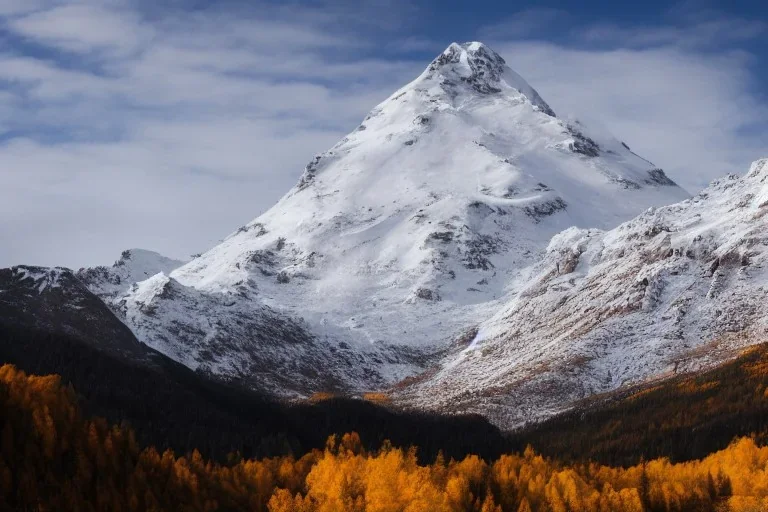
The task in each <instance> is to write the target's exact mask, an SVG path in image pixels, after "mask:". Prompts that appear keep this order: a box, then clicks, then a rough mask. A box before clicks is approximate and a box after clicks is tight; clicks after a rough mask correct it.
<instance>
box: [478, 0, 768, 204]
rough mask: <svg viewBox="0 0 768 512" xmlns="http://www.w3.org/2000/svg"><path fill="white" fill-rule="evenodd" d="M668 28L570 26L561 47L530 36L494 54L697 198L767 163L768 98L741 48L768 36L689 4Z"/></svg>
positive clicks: (759, 27)
mask: <svg viewBox="0 0 768 512" xmlns="http://www.w3.org/2000/svg"><path fill="white" fill-rule="evenodd" d="M523 14H525V13H523ZM513 18H514V17H513ZM523 18H525V16H523ZM544 18H546V17H544ZM666 19H667V22H666V23H665V24H661V25H657V26H648V27H646V26H624V25H619V24H608V23H597V24H587V25H580V24H573V25H571V26H570V28H569V29H568V30H567V31H564V32H563V33H562V34H563V35H562V37H561V38H559V41H558V42H551V41H544V40H542V38H540V37H537V36H536V35H535V33H533V32H531V33H528V34H527V35H526V37H516V36H513V37H508V38H504V37H499V38H497V39H496V40H495V41H494V42H493V43H492V46H494V47H496V48H497V50H498V51H499V52H500V53H501V54H502V55H504V56H505V57H506V59H507V61H508V63H509V64H510V65H511V66H512V67H513V68H515V69H516V70H517V71H518V72H519V73H520V74H522V75H523V76H525V77H526V79H527V80H528V81H529V82H530V83H531V84H532V85H533V86H534V87H535V88H536V89H537V90H538V91H539V93H541V94H542V96H543V97H544V98H546V99H547V101H548V102H549V103H550V104H551V105H552V106H553V107H554V108H555V110H556V111H557V112H558V114H560V115H572V116H575V117H578V118H581V119H583V120H585V121H587V124H592V125H598V126H600V127H601V128H602V129H605V130H608V131H610V132H611V133H612V134H614V135H615V136H617V137H619V138H621V139H623V140H625V141H626V142H627V143H628V144H629V145H630V146H631V147H632V149H633V150H636V151H637V152H638V153H639V154H641V155H643V156H645V157H647V158H649V159H651V160H653V161H654V162H655V163H657V164H658V165H661V166H664V167H665V169H666V170H667V171H668V172H669V174H670V175H671V176H672V177H674V178H675V179H676V180H677V181H678V182H679V183H680V184H682V185H683V186H684V187H686V188H688V189H689V190H691V191H694V192H695V191H697V190H699V189H700V188H702V187H704V186H706V184H707V183H708V182H709V181H711V180H712V179H713V178H715V177H718V176H721V175H723V174H725V173H728V172H735V173H743V172H745V170H746V168H747V165H748V164H749V162H750V161H752V160H753V159H755V158H758V157H761V156H765V155H766V154H768V143H766V140H768V98H767V97H765V96H764V95H761V91H762V90H763V89H762V88H761V87H759V84H758V83H757V80H756V75H755V72H754V69H753V66H754V58H753V56H752V55H750V54H749V53H748V52H747V51H745V50H744V49H742V48H741V46H740V45H739V43H740V42H742V41H744V40H749V39H754V38H758V37H762V36H763V35H764V34H765V33H766V29H767V27H766V24H765V23H764V22H762V21H754V20H746V19H742V18H738V17H729V16H726V15H724V14H723V13H721V12H717V11H711V10H710V11H707V10H702V9H693V8H692V7H691V6H690V5H687V4H686V5H680V6H677V7H676V8H675V9H673V10H671V11H670V12H669V13H668V14H667V16H666ZM483 30H486V29H481V32H482V31H483Z"/></svg>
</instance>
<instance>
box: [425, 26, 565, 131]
mask: <svg viewBox="0 0 768 512" xmlns="http://www.w3.org/2000/svg"><path fill="white" fill-rule="evenodd" d="M506 64H507V63H506V61H504V59H503V58H501V56H500V55H499V54H498V53H496V52H495V51H493V50H491V49H490V48H488V47H487V46H486V45H484V44H483V43H479V42H477V41H475V42H471V43H464V44H458V43H451V45H450V46H449V47H448V48H446V50H445V51H444V52H443V53H441V54H440V55H438V56H437V57H436V58H435V60H433V61H432V63H431V64H430V65H429V67H428V68H427V69H426V71H424V73H423V74H422V75H421V76H420V77H419V78H418V79H417V81H419V80H429V79H432V78H434V77H435V75H436V74H437V75H439V76H440V77H441V78H442V82H441V86H442V87H443V89H444V90H445V91H446V92H449V91H453V92H455V91H457V87H456V85H458V84H460V83H466V84H469V85H470V86H471V87H472V89H473V90H474V91H476V92H478V93H481V94H492V93H500V92H502V91H504V90H509V89H514V90H515V91H517V93H519V94H522V95H524V96H525V97H526V98H527V99H528V101H530V102H531V103H532V104H533V105H534V106H536V107H538V108H539V109H540V110H541V111H542V112H544V113H546V114H548V115H550V116H553V117H554V116H555V113H554V111H553V110H552V109H551V108H550V107H549V105H547V103H546V102H545V101H544V100H543V99H542V98H541V96H539V93H537V92H536V91H535V90H534V89H533V87H531V86H530V85H528V82H526V81H525V80H524V79H523V77H521V76H520V75H518V74H517V73H515V72H514V71H512V70H511V69H510V68H509V67H508V66H507V65H506Z"/></svg>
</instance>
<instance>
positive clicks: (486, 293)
mask: <svg viewBox="0 0 768 512" xmlns="http://www.w3.org/2000/svg"><path fill="white" fill-rule="evenodd" d="M686 197H688V194H687V193H686V192H685V191H683V190H682V189H681V188H680V187H678V186H677V185H675V184H674V182H672V181H671V180H670V179H669V178H667V177H666V175H665V174H664V172H663V171H662V170H660V169H658V168H657V167H656V166H654V165H653V164H651V163H650V162H648V161H646V160H644V159H642V158H641V157H639V156H637V155H636V154H634V153H633V152H632V151H630V150H629V148H628V147H627V145H626V144H624V143H622V142H620V141H618V140H609V139H601V138H599V137H596V136H594V135H592V134H590V133H589V131H588V129H587V128H585V127H583V126H582V125H580V124H579V123H578V122H575V121H566V120H563V119H560V118H558V117H557V116H556V114H555V112H554V111H553V109H552V108H551V107H550V106H549V105H548V104H547V103H546V102H545V101H544V99H542V98H541V96H540V95H539V94H538V93H537V92H536V91H535V90H534V89H533V88H532V87H531V86H530V85H528V84H527V83H526V82H525V80H524V79H523V78H522V77H520V76H519V75H518V74H517V73H515V72H514V71H512V70H511V69H510V68H509V67H508V66H507V65H506V63H505V61H504V59H502V58H501V57H500V56H499V55H498V54H496V53H495V52H494V51H493V50H491V49H490V48H488V47H487V46H485V45H483V44H482V43H476V42H475V43H466V44H461V45H460V44H455V43H454V44H451V45H450V46H449V47H448V48H447V49H446V50H445V51H444V52H443V53H442V54H441V55H439V56H438V57H437V58H436V59H435V60H434V61H433V62H432V63H430V64H429V66H428V67H427V68H426V69H425V70H424V72H423V73H422V74H421V75H420V76H419V77H417V78H416V79H415V80H414V81H412V82H411V83H409V84H408V85H406V86H405V87H403V88H402V89H400V90H398V91H396V92H395V93H394V94H393V95H392V96H390V97H389V98H388V99H386V100H385V101H383V102H382V103H381V104H379V105H378V106H377V107H375V108H374V109H373V110H372V111H371V112H370V114H369V115H368V116H366V118H365V119H364V120H363V122H362V123H361V124H360V126H358V127H357V128H356V129H355V130H354V131H353V132H352V133H350V134H349V135H347V136H346V137H344V138H343V139H342V140H341V141H339V142H338V143H337V144H336V145H335V146H334V147H332V148H331V149H329V150H328V151H326V152H325V153H322V154H319V155H317V156H315V157H314V158H313V159H312V161H311V162H310V163H309V164H308V165H307V167H306V169H305V171H304V173H303V175H302V176H301V178H300V180H299V182H298V183H297V185H296V186H295V187H294V188H293V189H292V190H290V191H289V192H288V193H287V194H286V195H285V196H284V197H283V198H282V199H281V200H280V201H279V202H278V203H277V204H276V205H275V206H274V207H273V208H271V209H270V210H268V211H267V212H266V213H264V214H263V215H261V216H260V217H258V218H256V219H254V220H253V221H251V222H249V223H248V224H245V225H244V226H242V227H241V228H239V229H238V230H236V231H235V232H234V233H232V234H231V235H229V236H228V237H227V238H226V239H225V240H224V241H223V242H221V243H220V244H219V245H217V246H215V247H213V248H212V249H210V250H209V251H207V252H205V253H203V254H202V255H200V256H199V257H196V258H194V259H193V260H192V261H189V262H187V263H185V264H179V265H178V266H177V267H176V268H165V269H161V270H160V271H159V273H157V274H155V275H152V276H151V277H149V278H147V279H143V280H141V281H140V282H137V283H135V284H131V285H130V286H124V282H123V281H120V283H121V284H120V285H119V288H120V289H118V286H117V285H114V286H106V285H104V284H103V282H104V281H103V280H101V281H100V279H99V276H98V274H99V273H98V272H95V273H94V272H88V271H84V272H82V273H81V274H80V275H81V276H82V277H83V279H84V280H85V281H86V282H87V283H88V285H89V287H90V288H91V289H92V290H93V291H94V292H95V293H97V294H100V296H102V297H103V298H104V300H105V301H106V302H108V303H109V304H110V306H111V307H112V308H113V310H114V311H116V313H117V314H118V315H119V316H120V317H121V318H122V319H124V321H125V322H126V324H127V325H128V326H129V327H130V328H131V329H132V331H133V332H134V333H135V334H136V335H137V337H138V338H139V339H140V340H141V341H143V342H144V343H146V344H148V345H149V346H151V347H153V348H155V349H157V350H159V351H161V352H163V353H164V354H166V355H168V356H170V357H172V358H174V359H176V360H177V361H180V362H182V363H184V364H185V365H187V366H189V367H191V368H194V369H196V370H200V371H206V372H210V373H213V374H215V375H218V376H223V377H232V378H237V379H245V380H246V381H248V382H250V383H251V385H253V386H255V387H260V388H263V389H267V390H269V391H272V392H274V393H276V394H280V395H284V396H292V395H306V394H307V393H310V392H312V391H316V390H338V391H347V392H359V391H363V390H372V389H386V388H388V387H389V386H391V385H394V384H396V383H398V382H401V381H402V380H403V379H405V378H408V377H414V376H416V375H419V374H422V372H424V371H426V370H430V369H432V368H434V367H435V365H437V364H441V361H443V358H445V357H450V355H451V354H455V347H456V346H457V344H460V343H462V342H463V340H467V339H470V340H471V339H472V338H473V337H474V335H475V332H476V330H477V326H478V324H481V323H483V322H485V321H488V320H490V318H491V317H492V315H493V314H494V313H495V312H497V311H498V310H499V308H501V307H503V306H504V305H505V304H507V303H508V302H509V300H510V297H513V296H515V295H516V294H517V293H519V292H520V291H521V290H523V289H524V288H525V287H526V286H527V285H526V283H527V282H528V279H529V275H530V273H531V268H532V265H534V264H535V263H536V262H537V261H538V260H539V258H540V257H541V255H542V253H543V252H544V251H545V249H546V248H547V246H548V244H549V241H550V239H551V238H552V236H553V235H555V234H557V233H559V232H561V231H562V230H564V229H567V228H569V227H571V226H578V227H579V228H585V229H586V228H600V229H609V228H612V227H614V226H616V225H618V224H619V223H621V222H624V221H627V220H628V219H630V218H632V217H633V216H635V215H637V214H638V213H640V212H642V211H643V210H645V209H646V208H648V207H649V206H659V205H663V204H669V203H673V202H677V201H679V200H681V199H684V198H686ZM171 266H174V265H171ZM102 274H104V275H105V276H107V277H109V276H111V274H110V273H109V272H106V273H104V272H102Z"/></svg>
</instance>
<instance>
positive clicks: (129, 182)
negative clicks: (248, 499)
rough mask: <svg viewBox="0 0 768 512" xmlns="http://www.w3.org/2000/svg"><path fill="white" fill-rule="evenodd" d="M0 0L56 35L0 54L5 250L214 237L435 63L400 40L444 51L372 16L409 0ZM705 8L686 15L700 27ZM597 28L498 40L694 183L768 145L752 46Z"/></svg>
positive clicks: (1, 246)
mask: <svg viewBox="0 0 768 512" xmlns="http://www.w3.org/2000/svg"><path fill="white" fill-rule="evenodd" d="M0 4H1V5H0V15H5V16H6V18H5V24H4V26H5V28H6V29H10V30H15V34H16V35H17V37H20V38H23V39H24V40H25V41H26V42H28V43H32V44H33V45H34V46H36V47H40V48H45V49H47V51H37V52H36V53H35V54H32V55H30V54H23V53H19V52H14V50H13V48H12V47H8V46H6V48H5V49H4V52H3V53H0V241H1V242H0V266H7V265H10V264H17V263H22V262H23V263H36V264H45V265H54V264H60V265H68V266H73V267H77V266H81V265H90V264H103V263H108V262H110V261H112V260H114V259H115V258H116V257H117V256H118V255H119V253H120V251H121V250H123V249H125V248H128V247H144V248H148V249H154V250H159V251H161V252H164V253H166V254H168V255H170V256H177V257H183V256H187V255H189V254H190V253H192V252H199V251H201V250H205V249H206V248H208V247H209V246H210V245H212V244H214V243H215V242H216V241H217V239H219V238H221V237H223V236H226V235H227V234H228V233H229V232H231V231H232V230H234V229H236V228H237V226H239V225H242V224H244V223H246V222H248V221H249V220H251V219H252V218H254V217H255V216H256V215H258V214H259V213H261V212H262V211H264V210H265V209H266V208H268V207H269V206H271V205H272V204H273V203H274V201H276V200H277V199H278V198H279V197H280V196H281V195H282V194H283V193H284V192H286V191H287V190H288V189H289V188H290V187H291V186H292V185H293V184H294V183H295V180H296V179H297V178H298V176H299V174H300V173H301V171H302V169H303V167H304V165H305V164H306V162H307V161H309V160H310V158H311V157H312V155H313V154H314V153H316V152H319V151H323V150H325V149H327V148H328V147H330V146H331V145H333V144H334V143H335V142H336V141H337V140H338V139H339V138H340V137H342V136H343V135H344V134H345V133H346V132H348V131H350V130H352V129H353V128H354V127H355V126H356V125H357V123H358V122H360V121H361V120H362V118H363V117H364V115H365V113H366V112H368V111H369V110H370V109H371V108H372V107H373V106H374V105H376V104H377V103H378V102H380V101H381V100H383V99H384V98H386V97H387V96H388V95H389V94H390V93H392V92H393V91H394V90H395V89H397V88H398V87H400V86H401V85H403V84H404V83H405V82H407V81H408V80H410V79H411V78H413V77H415V76H416V75H418V74H419V73H420V72H421V71H422V70H423V68H424V67H425V66H426V65H427V63H428V60H429V58H428V57H427V58H425V59H424V60H423V61H421V60H419V61H413V60H409V59H400V58H391V55H392V54H395V55H397V54H398V52H405V53H411V52H421V51H434V52H435V53H438V52H439V51H441V50H442V48H441V47H440V44H438V43H434V42H433V41H431V40H430V39H429V38H428V37H426V36H419V37H402V38H396V37H381V33H380V32H375V31H376V30H381V28H380V27H379V26H384V27H385V29H387V30H389V29H392V30H395V29H397V28H398V26H399V21H398V20H402V19H403V18H406V19H414V20H418V19H420V18H419V17H418V16H416V15H415V13H416V12H417V9H416V8H415V7H413V6H412V5H408V4H407V3H405V0H403V3H402V4H400V5H398V6H394V7H393V6H392V3H391V2H388V1H385V0H369V1H365V2H359V3H358V4H357V5H356V6H355V8H354V9H351V8H349V4H347V5H345V6H342V5H341V4H340V3H338V2H327V3H326V4H325V5H321V4H316V8H306V7H305V8H303V9H301V10H297V8H296V5H291V4H287V3H283V4H278V3H270V4H263V5H262V4H254V3H248V5H249V6H250V7H249V8H247V9H244V10H242V11H241V12H231V11H227V10H226V9H224V8H223V7H222V8H218V7H217V5H218V4H216V5H212V7H209V8H208V9H206V10H205V11H176V10H174V11H173V12H172V13H169V12H167V11H165V10H163V9H162V8H159V7H157V10H154V11H151V12H143V11H139V10H138V9H137V8H135V5H134V3H133V2H132V1H131V0H109V1H99V0H82V1H78V2H75V1H67V2H57V1H48V2H42V1H41V2H40V3H38V4H37V5H33V4H32V3H31V2H29V1H27V0H25V1H24V2H14V3H12V1H11V0H6V1H4V2H0ZM148 5H149V4H148ZM151 5H153V6H157V5H159V4H155V3H152V4H151ZM222 5H223V4H222ZM526 16H527V17H526ZM563 16H564V15H563V14H562V13H560V12H559V11H557V12H547V11H541V10H540V11H530V12H528V13H527V14H526V15H525V16H522V15H521V16H517V17H513V19H509V20H506V21H505V20H502V21H501V22H500V23H499V24H497V26H496V29H497V30H498V31H499V32H498V33H499V34H500V35H501V36H503V37H505V38H507V39H508V38H509V35H510V34H512V33H514V34H516V35H517V37H518V38H519V37H520V35H521V34H525V35H526V36H525V37H535V36H536V34H538V33H539V32H537V31H536V30H523V29H524V28H525V29H532V28H537V27H546V26H547V24H548V23H554V22H557V23H564V18H563ZM521 20H522V21H521ZM521 22H522V23H523V25H524V26H523V25H520V23H521ZM711 22H712V18H711V17H707V18H704V19H701V18H697V19H696V20H694V21H693V22H692V24H693V25H695V26H696V27H698V28H696V31H698V33H699V34H702V33H705V32H706V30H705V29H704V28H702V26H704V25H705V24H706V23H711ZM515 23H517V24H518V25H517V28H515ZM536 23H538V25H537V24H536ZM723 26H725V25H721V28H720V29H717V30H714V29H712V28H710V29H707V30H709V31H710V32H709V33H714V34H722V33H723V29H722V27H723ZM749 26H751V25H749ZM749 26H747V25H745V26H742V29H745V27H746V28H749ZM597 28H598V27H585V28H584V29H583V30H581V31H576V35H575V37H577V38H578V40H579V41H580V43H581V44H580V45H576V46H574V45H571V44H563V45H560V46H558V45H553V44H547V43H542V42H536V41H516V42H515V41H509V40H506V41H501V42H500V43H498V45H497V44H496V43H493V42H492V41H488V42H490V43H492V46H493V47H494V48H496V49H497V50H498V51H499V52H500V53H502V55H504V56H505V58H507V60H508V62H509V64H510V65H511V66H512V67H514V68H515V69H516V70H517V71H519V72H520V73H521V74H522V75H523V76H525V77H526V78H527V79H528V80H529V81H530V82H531V84H532V85H534V86H535V87H537V88H538V89H539V91H540V92H541V93H542V95H543V96H544V97H545V98H546V99H547V100H548V101H550V102H551V103H552V104H553V107H555V109H556V110H558V111H561V112H562V113H568V112H575V113H576V114H581V117H584V115H583V114H587V117H588V118H590V119H587V121H590V120H591V118H594V119H597V120H598V121H600V122H602V123H603V124H604V125H606V126H607V128H608V129H610V130H611V131H612V132H614V133H615V134H617V135H618V136H620V137H621V138H622V139H624V140H626V142H627V143H628V144H629V145H630V146H632V148H633V149H634V150H636V151H637V152H638V153H640V154H642V155H644V156H647V157H648V158H650V159H652V160H654V161H655V162H656V163H658V164H659V165H662V166H664V167H665V168H667V169H669V170H670V174H672V175H673V176H674V177H675V178H678V179H679V181H680V182H681V183H683V184H684V185H685V186H687V187H689V188H691V189H695V188H698V187H699V185H700V184H703V183H704V182H705V181H707V180H709V179H710V178H711V177H714V176H717V175H720V174H723V173H724V172H728V171H735V172H743V171H744V170H745V167H744V165H746V162H747V161H749V160H750V159H752V158H754V157H756V156H760V153H768V148H766V147H765V142H764V140H765V139H766V137H765V133H766V130H765V124H764V121H763V119H765V118H766V117H768V116H766V113H767V112H766V107H765V104H764V103H762V102H760V101H759V100H758V98H756V97H755V95H754V94H753V93H752V90H751V89H750V86H751V84H750V81H751V77H752V74H751V73H750V68H749V66H750V59H749V56H748V55H745V54H744V53H739V52H736V51H732V50H720V49H717V51H712V50H711V49H710V51H709V53H702V51H701V50H700V49H699V48H698V47H696V46H695V45H694V43H693V42H694V41H696V37H694V36H695V33H694V32H695V31H691V32H689V33H688V34H687V35H685V34H684V35H685V38H684V39H682V40H681V39H680V38H678V40H673V37H672V36H670V35H665V32H664V30H666V29H664V28H663V27H662V28H661V29H660V34H661V35H658V34H656V35H654V34H653V33H652V32H651V31H650V30H646V31H637V32H636V33H634V35H633V37H632V38H631V41H633V42H632V44H631V45H629V47H628V48H627V47H626V46H627V45H625V47H620V46H618V45H617V43H616V36H615V35H611V34H610V33H609V32H608V31H607V30H608V29H611V27H610V26H607V25H603V26H602V28H603V30H604V32H603V34H602V35H600V37H597V36H596V35H595V34H596V33H597V32H596V30H597ZM614 28H615V27H614ZM619 28H620V29H621V27H619ZM625 28H626V27H625ZM588 29H592V30H593V31H592V35H589V33H588ZM754 30H757V29H754ZM490 33H491V32H490V29H488V30H487V31H486V34H490ZM375 34H378V36H376V35H375ZM677 35H678V36H679V35H680V34H677ZM587 39H589V40H587ZM644 39H645V40H646V42H645V43H643V40H644ZM381 40H386V41H388V42H387V43H383V45H382V46H380V47H379V46H377V45H376V43H375V41H381ZM731 40H732V39H731ZM647 41H654V42H653V44H649V43H648V42H647ZM446 44H447V43H446ZM585 44H586V45H592V46H591V47H587V49H578V48H579V47H581V48H585V46H584V45H585ZM497 46H498V47H497ZM429 48H432V50H429ZM384 52H387V54H388V55H385V54H384ZM755 126H757V128H755ZM761 136H762V138H761Z"/></svg>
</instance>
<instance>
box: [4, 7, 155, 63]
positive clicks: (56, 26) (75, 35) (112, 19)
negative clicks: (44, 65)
mask: <svg viewBox="0 0 768 512" xmlns="http://www.w3.org/2000/svg"><path fill="white" fill-rule="evenodd" d="M9 27H10V28H11V30H13V31H15V32H16V33H17V34H19V35H22V36H25V37H27V38H30V39H34V40H38V41H41V42H43V43H47V44H52V45H55V46H57V47H59V48H61V49H64V50H68V51H72V52H79V53H87V52H91V51H94V50H107V51H110V52H117V53H121V54H122V53H130V52H133V51H136V50H137V49H138V48H139V47H140V46H141V45H142V44H145V43H146V42H148V41H149V40H150V39H151V38H152V37H153V35H154V31H153V30H152V29H151V28H150V27H148V26H145V25H144V24H142V23H141V20H140V18H139V16H138V14H137V13H135V12H133V11H131V10H127V9H125V10H124V9H114V8H107V7H104V6H100V5H98V4H90V3H71V4H65V5H59V6H55V7H52V8H50V9H47V10H41V11H33V12H31V13H29V14H26V15H25V16H22V17H19V18H16V19H13V20H11V22H10V24H9Z"/></svg>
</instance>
